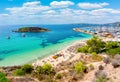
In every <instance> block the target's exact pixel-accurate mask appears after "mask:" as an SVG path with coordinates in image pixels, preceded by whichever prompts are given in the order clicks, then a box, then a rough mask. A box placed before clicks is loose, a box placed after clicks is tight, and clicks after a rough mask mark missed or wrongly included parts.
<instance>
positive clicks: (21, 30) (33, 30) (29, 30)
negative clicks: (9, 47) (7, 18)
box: [13, 27, 50, 32]
mask: <svg viewBox="0 0 120 82" xmlns="http://www.w3.org/2000/svg"><path fill="white" fill-rule="evenodd" d="M47 31H50V30H49V29H46V28H41V27H22V28H19V29H18V30H13V32H47Z"/></svg>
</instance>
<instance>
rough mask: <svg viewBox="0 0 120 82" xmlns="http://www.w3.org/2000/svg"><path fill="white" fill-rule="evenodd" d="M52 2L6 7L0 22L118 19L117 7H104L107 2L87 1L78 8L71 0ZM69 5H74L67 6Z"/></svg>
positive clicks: (92, 21) (96, 21) (28, 22)
mask: <svg viewBox="0 0 120 82" xmlns="http://www.w3.org/2000/svg"><path fill="white" fill-rule="evenodd" d="M53 2H54V3H53ZM53 2H51V4H50V6H45V5H42V4H41V2H40V1H34V2H26V3H24V4H23V5H22V6H21V7H12V8H6V10H7V11H8V12H9V13H1V14H0V24H4V22H6V23H9V24H39V23H42V24H45V23H46V24H55V23H80V22H83V23H105V22H111V21H114V20H116V21H119V20H120V10H119V9H112V8H104V6H106V5H108V3H94V4H91V3H89V4H90V5H89V4H87V6H85V5H84V9H80V8H75V7H76V6H77V5H74V3H73V2H71V1H60V2H57V1H53ZM71 5H74V7H72V8H71V7H69V6H71ZM96 8H97V9H96ZM87 9H89V10H87ZM11 19H12V20H11ZM103 19H104V21H103Z"/></svg>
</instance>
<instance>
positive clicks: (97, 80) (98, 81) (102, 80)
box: [96, 77, 107, 82]
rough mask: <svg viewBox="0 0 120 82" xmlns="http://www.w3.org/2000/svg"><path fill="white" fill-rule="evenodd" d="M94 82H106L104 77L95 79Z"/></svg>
mask: <svg viewBox="0 0 120 82" xmlns="http://www.w3.org/2000/svg"><path fill="white" fill-rule="evenodd" d="M96 82H107V78H105V77H98V78H97V79H96Z"/></svg>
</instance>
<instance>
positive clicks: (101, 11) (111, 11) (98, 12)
mask: <svg viewBox="0 0 120 82" xmlns="http://www.w3.org/2000/svg"><path fill="white" fill-rule="evenodd" d="M90 14H91V15H107V14H120V10H115V9H111V8H103V9H96V10H92V11H91V12H90Z"/></svg>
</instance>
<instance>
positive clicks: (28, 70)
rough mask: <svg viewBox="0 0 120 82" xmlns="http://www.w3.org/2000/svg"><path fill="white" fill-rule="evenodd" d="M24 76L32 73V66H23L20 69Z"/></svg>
mask: <svg viewBox="0 0 120 82" xmlns="http://www.w3.org/2000/svg"><path fill="white" fill-rule="evenodd" d="M21 69H22V70H23V71H24V72H25V73H26V74H30V73H32V71H33V66H32V65H29V64H25V65H23V66H22V68H21Z"/></svg>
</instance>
